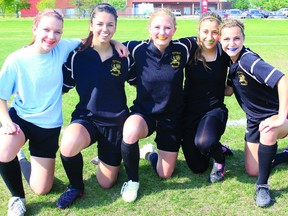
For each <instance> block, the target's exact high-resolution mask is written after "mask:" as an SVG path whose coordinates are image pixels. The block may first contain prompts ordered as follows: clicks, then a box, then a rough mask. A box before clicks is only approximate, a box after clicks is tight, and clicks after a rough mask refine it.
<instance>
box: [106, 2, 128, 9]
mask: <svg viewBox="0 0 288 216" xmlns="http://www.w3.org/2000/svg"><path fill="white" fill-rule="evenodd" d="M108 3H109V4H111V5H112V6H113V7H115V8H116V10H125V9H126V8H127V5H126V0H108Z"/></svg>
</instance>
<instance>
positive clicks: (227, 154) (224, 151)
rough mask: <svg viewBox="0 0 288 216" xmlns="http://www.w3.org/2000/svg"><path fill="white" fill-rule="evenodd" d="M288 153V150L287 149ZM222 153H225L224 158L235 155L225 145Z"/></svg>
mask: <svg viewBox="0 0 288 216" xmlns="http://www.w3.org/2000/svg"><path fill="white" fill-rule="evenodd" d="M287 151H288V149H287ZM222 152H223V154H224V156H233V155H234V152H233V151H232V150H231V149H230V148H229V147H228V146H225V145H222Z"/></svg>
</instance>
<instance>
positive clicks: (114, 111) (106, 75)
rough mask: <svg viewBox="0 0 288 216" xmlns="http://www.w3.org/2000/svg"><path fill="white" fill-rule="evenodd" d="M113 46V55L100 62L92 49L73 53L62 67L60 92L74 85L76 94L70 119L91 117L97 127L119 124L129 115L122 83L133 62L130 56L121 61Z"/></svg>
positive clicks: (96, 53) (123, 83) (126, 77)
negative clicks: (61, 88) (76, 98)
mask: <svg viewBox="0 0 288 216" xmlns="http://www.w3.org/2000/svg"><path fill="white" fill-rule="evenodd" d="M112 47H113V56H112V57H111V58H109V59H107V60H105V61H104V62H102V60H101V58H100V56H99V54H98V52H97V51H95V50H94V49H93V48H90V47H89V48H87V49H85V50H83V51H76V50H74V51H72V52H71V53H70V55H69V57H68V59H67V62H66V63H65V64H64V65H63V67H62V69H63V77H64V84H63V92H68V91H69V90H70V89H72V88H73V87H74V86H76V91H77V93H78V95H79V103H78V104H77V105H76V108H75V110H74V112H73V113H72V118H74V117H91V118H93V119H94V120H95V121H96V122H98V123H99V124H100V125H103V126H117V125H122V124H123V123H124V121H125V120H126V118H127V116H128V107H127V105H126V94H125V89H124V85H125V81H127V80H128V75H129V74H128V71H129V69H130V67H131V64H132V63H133V62H132V61H133V60H132V58H131V56H129V57H127V58H120V57H119V55H118V53H117V52H116V50H115V49H114V46H113V45H112Z"/></svg>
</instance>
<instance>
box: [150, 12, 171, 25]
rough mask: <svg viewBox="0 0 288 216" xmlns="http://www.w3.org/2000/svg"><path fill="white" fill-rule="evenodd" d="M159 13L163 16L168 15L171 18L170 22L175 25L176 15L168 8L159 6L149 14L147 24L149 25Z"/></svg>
mask: <svg viewBox="0 0 288 216" xmlns="http://www.w3.org/2000/svg"><path fill="white" fill-rule="evenodd" d="M159 15H165V16H169V17H170V18H171V19H172V22H173V24H174V26H175V27H176V17H175V15H174V14H173V13H172V11H171V10H170V9H168V8H160V9H159V10H157V11H155V12H154V13H152V14H151V17H150V19H149V22H148V25H150V24H151V23H152V21H153V19H154V18H155V17H156V16H159Z"/></svg>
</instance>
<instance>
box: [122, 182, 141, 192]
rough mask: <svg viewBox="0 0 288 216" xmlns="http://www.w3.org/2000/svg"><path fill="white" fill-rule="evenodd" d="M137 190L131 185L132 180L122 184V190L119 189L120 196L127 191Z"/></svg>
mask: <svg viewBox="0 0 288 216" xmlns="http://www.w3.org/2000/svg"><path fill="white" fill-rule="evenodd" d="M135 190H137V184H133V182H132V180H130V181H129V182H124V184H123V186H122V188H121V192H120V193H121V194H123V193H124V192H127V191H135Z"/></svg>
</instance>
